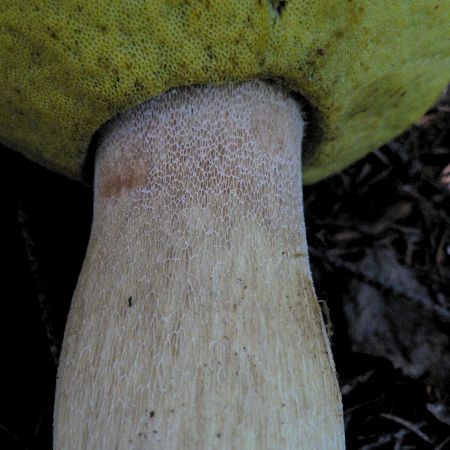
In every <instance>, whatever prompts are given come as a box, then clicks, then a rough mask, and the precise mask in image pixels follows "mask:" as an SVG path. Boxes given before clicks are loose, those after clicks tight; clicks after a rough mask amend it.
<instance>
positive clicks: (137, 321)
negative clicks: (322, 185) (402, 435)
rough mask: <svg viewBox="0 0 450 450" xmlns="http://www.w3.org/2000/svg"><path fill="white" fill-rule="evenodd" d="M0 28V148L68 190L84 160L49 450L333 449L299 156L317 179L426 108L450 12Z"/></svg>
mask: <svg viewBox="0 0 450 450" xmlns="http://www.w3.org/2000/svg"><path fill="white" fill-rule="evenodd" d="M0 9H1V14H0V83H1V86H2V90H1V93H0V140H1V142H2V143H3V144H5V145H7V146H9V147H11V148H13V149H16V150H18V151H21V152H22V153H23V154H25V155H26V156H28V157H29V158H31V159H33V160H35V161H38V162H40V163H42V164H45V165H46V166H47V167H49V168H52V169H54V170H57V171H59V172H61V173H64V174H66V175H68V176H70V177H73V178H77V179H82V177H83V175H82V174H83V167H84V162H85V160H86V154H87V149H88V147H89V144H90V142H97V143H98V148H97V151H96V158H95V183H94V184H95V185H94V189H95V205H94V222H93V225H92V233H91V238H90V243H89V246H88V250H87V255H86V259H85V262H84V265H83V269H82V273H81V275H80V278H79V282H78V286H77V288H76V292H75V295H74V299H73V303H72V307H71V311H70V314H69V319H68V323H67V328H66V333H65V338H64V345H63V353H62V357H61V361H60V367H59V379H58V384H57V393H56V406H55V416H54V419H55V426H54V446H55V448H56V449H115V448H117V449H126V448H130V449H147V448H155V449H156V448H161V449H211V448H223V449H250V448H254V449H282V448H283V449H288V448H289V449H291V448H301V449H305V450H313V449H318V450H319V449H320V450H324V449H342V448H344V431H343V424H342V408H341V401H340V395H339V389H338V385H337V382H336V376H335V371H334V367H333V362H332V358H331V354H330V349H329V345H328V340H327V337H326V333H325V329H324V325H323V322H322V318H321V314H320V309H319V306H318V304H317V301H316V298H315V295H314V289H313V284H312V280H311V275H310V269H309V266H308V254H307V245H306V239H305V227H304V220H303V211H302V188H301V185H302V173H301V163H300V158H301V156H302V159H303V181H304V182H308V183H311V182H314V181H316V180H319V179H320V178H323V177H325V176H327V175H329V174H331V173H333V172H336V171H338V170H340V169H341V168H343V167H344V166H346V165H348V164H349V163H351V162H352V161H354V160H356V159H357V158H359V157H361V156H362V155H364V154H365V153H367V152H368V151H369V150H370V149H372V148H375V147H376V146H378V145H380V144H381V143H383V142H385V141H387V140H388V139H390V138H391V137H393V136H394V135H396V134H398V133H399V132H401V131H402V130H403V129H404V128H406V127H407V126H409V125H410V124H411V123H412V122H413V121H414V120H415V119H417V118H418V117H419V116H420V115H421V114H422V113H423V112H424V111H425V110H426V109H427V108H428V107H429V106H430V105H431V104H432V103H433V101H434V100H435V99H436V97H437V96H438V94H439V93H440V91H441V90H442V89H443V87H444V86H445V85H446V83H447V81H448V74H449V65H450V58H449V53H450V52H449V41H448V23H449V22H448V18H449V13H450V2H449V1H448V0H444V1H441V2H431V1H430V0H410V1H404V0H391V1H378V2H375V1H371V0H359V1H344V0H314V1H310V0H288V1H275V0H272V1H269V0H264V1H261V0H239V1H237V0H236V1H231V0H230V1H209V0H203V1H200V0H191V1H167V0H152V1H150V0H146V1H145V0H144V1H137V0H111V1H108V2H103V1H100V0H66V1H63V2H54V1H51V0H42V1H39V2H23V1H20V0H3V1H2V4H1V6H0ZM262 80H264V81H262ZM294 93H298V94H301V96H302V98H303V99H300V98H297V97H296V95H297V94H294ZM306 105H308V106H306ZM306 108H309V110H310V112H309V115H308V117H307V120H308V121H309V122H310V123H309V124H308V126H307V129H306V135H307V138H306V141H305V143H304V144H303V155H301V147H302V136H303V124H304V122H303V118H302V116H304V115H305V113H304V111H305V109H306ZM119 113H120V114H119ZM117 114H119V115H117ZM97 130H100V132H99V133H98V135H97V136H98V138H96V139H94V140H92V137H93V135H94V133H95V132H96V131H97ZM91 147H92V146H91Z"/></svg>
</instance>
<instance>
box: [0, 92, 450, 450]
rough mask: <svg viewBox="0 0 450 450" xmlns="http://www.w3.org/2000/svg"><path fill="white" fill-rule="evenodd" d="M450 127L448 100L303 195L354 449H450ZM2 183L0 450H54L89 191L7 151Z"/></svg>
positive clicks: (0, 158) (0, 159) (0, 166)
mask: <svg viewBox="0 0 450 450" xmlns="http://www.w3.org/2000/svg"><path fill="white" fill-rule="evenodd" d="M449 125H450V96H448V95H447V97H444V98H443V99H442V101H441V102H440V103H439V104H438V105H437V106H436V107H435V108H433V109H432V110H431V111H429V113H428V114H427V115H426V116H425V117H424V119H423V120H422V121H421V122H420V123H419V124H417V125H416V126H413V127H412V128H411V129H410V130H409V131H408V132H406V133H405V134H404V135H402V136H401V137H399V138H398V139H396V140H395V141H393V142H391V143H389V144H388V145H386V146H384V147H382V148H380V149H379V150H377V151H376V152H374V153H372V154H371V155H369V156H368V157H367V158H365V159H364V160H363V161H360V162H359V163H357V164H355V165H353V166H352V167H350V168H349V169H347V170H346V171H345V172H344V173H342V174H340V175H337V176H335V177H333V178H330V179H328V180H326V181H324V182H322V183H320V184H317V185H315V186H310V187H307V188H306V189H305V211H306V222H307V230H308V239H309V244H310V251H311V262H312V268H313V274H314V279H315V284H316V289H317V294H318V297H319V298H320V299H322V300H325V301H326V304H327V305H328V307H325V306H324V315H325V317H326V318H327V321H328V325H329V330H330V332H333V333H334V334H333V336H332V344H333V352H334V356H335V361H336V366H337V371H338V374H339V380H340V384H341V388H342V393H343V400H344V409H345V423H346V431H347V444H348V449H350V450H352V449H359V450H369V449H395V450H400V449H401V450H406V449H424V450H426V449H430V450H431V449H434V450H444V449H450V411H449V410H448V409H446V408H447V406H448V405H449V404H450V372H449V371H448V368H449V367H450V362H449V359H448V355H449V351H450V343H449V332H448V330H449V329H450V327H449V322H450V319H449V317H450V313H449V311H450V307H449V306H450V180H448V181H449V182H448V185H447V184H446V183H444V182H443V181H442V180H443V179H444V180H445V176H443V171H444V169H445V168H446V167H447V165H449V164H450V148H449V145H450V126H449ZM0 171H1V177H0V195H1V199H2V214H1V216H0V249H1V252H0V264H1V268H0V283H1V284H0V292H1V293H2V297H3V299H2V314H1V315H0V333H1V336H0V342H1V346H2V348H1V355H2V357H1V363H2V370H1V372H0V448H2V449H8V450H14V449H21V450H23V449H51V427H52V408H53V406H52V405H53V396H54V385H55V378H56V366H57V360H58V355H59V350H60V346H61V341H62V337H63V330H64V324H65V319H66V315H67V312H68V309H69V305H70V300H71V296H72V292H73V289H74V287H75V284H76V280H77V276H78V273H79V270H80V267H81V264H82V260H83V256H84V252H85V248H86V245H87V240H88V236H89V229H90V223H91V217H92V211H91V204H92V193H91V191H90V189H88V188H87V187H84V186H82V185H80V184H77V183H75V182H72V181H70V180H67V179H65V178H63V177H60V176H58V175H56V174H53V173H50V172H48V171H46V170H45V169H42V168H40V167H38V166H36V165H34V164H32V163H30V162H28V161H26V160H25V159H24V158H22V157H21V156H19V155H17V154H15V153H13V152H10V151H8V150H6V149H2V150H1V152H0ZM449 178H450V177H449ZM367 299H370V303H367ZM365 302H366V303H365ZM373 305H377V308H376V309H374V310H373V311H372V310H370V311H371V313H370V315H369V318H367V314H366V315H365V314H364V311H367V308H371V307H372V306H373ZM374 325H376V326H374ZM380 327H381V331H380ZM377 330H378V332H377ZM423 343H426V344H427V345H426V346H425V347H423V348H424V349H423V348H422V344H423ZM419 347H420V349H421V351H420V352H418V351H417V349H418V348H419ZM446 405H447V406H446Z"/></svg>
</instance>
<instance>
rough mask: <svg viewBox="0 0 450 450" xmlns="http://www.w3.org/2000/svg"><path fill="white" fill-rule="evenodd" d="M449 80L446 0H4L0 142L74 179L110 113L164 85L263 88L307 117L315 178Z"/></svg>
mask: <svg viewBox="0 0 450 450" xmlns="http://www.w3.org/2000/svg"><path fill="white" fill-rule="evenodd" d="M449 75H450V0H434V1H433V0H353V1H352V0H285V1H280V0H278V1H275V0H272V1H270V0H189V1H188V0H184V1H183V0H108V1H104V0H40V1H30V0H2V1H1V3H0V86H1V90H0V142H2V143H3V144H4V145H6V146H8V147H10V148H13V149H16V150H18V151H20V152H22V153H23V154H25V155H26V156H28V157H29V158H31V159H33V160H35V161H38V162H40V163H42V164H44V165H46V166H47V167H49V168H51V169H54V170H57V171H59V172H61V173H64V174H66V175H68V176H70V177H73V178H80V177H81V174H82V167H83V163H84V160H85V156H86V153H87V149H88V146H89V143H90V141H91V139H92V136H93V135H94V133H95V131H96V130H97V129H98V128H99V127H100V126H101V125H102V124H104V123H105V122H106V121H108V120H109V119H110V118H112V117H113V116H114V115H116V114H117V113H119V112H121V111H124V110H126V109H129V108H130V107H132V106H135V105H136V104H139V103H141V102H143V101H145V100H148V99H149V98H152V97H154V96H156V95H158V94H160V93H162V92H164V91H167V90H168V89H170V88H173V87H178V86H186V85H190V84H199V83H222V82H225V81H244V80H249V79H255V78H264V79H273V80H276V81H279V82H281V83H283V84H285V85H286V86H288V87H289V88H291V89H293V90H295V91H296V92H298V93H300V94H301V95H303V96H304V97H305V98H306V99H307V100H308V101H309V103H310V104H311V105H312V107H313V110H314V111H315V112H314V114H313V115H312V117H311V118H310V121H311V122H312V124H311V125H310V129H311V130H312V132H313V134H314V135H315V136H316V138H315V139H314V141H313V144H312V145H310V146H309V148H308V149H307V154H306V156H305V167H304V179H305V181H306V182H313V181H316V180H318V179H320V178H323V177H325V176H327V175H329V174H331V173H333V172H336V171H338V170H340V169H342V168H343V167H345V166H346V165H348V164H350V163H352V162H353V161H355V160H356V159H358V158H360V157H361V156H363V155H364V154H366V153H367V152H368V151H370V150H371V149H373V148H375V147H377V146H379V145H380V144H382V143H383V142H386V141H387V140H389V139H391V138H392V137H394V136H395V135H396V134H398V133H400V132H401V131H402V130H403V129H405V128H407V127H408V126H409V125H410V124H411V123H413V122H414V121H415V120H416V119H417V118H418V117H420V115H421V114H423V112H424V111H425V110H426V109H427V108H428V107H429V106H431V105H432V103H433V102H434V101H435V100H436V98H437V97H438V95H439V94H440V93H441V91H442V90H443V88H444V87H445V85H446V84H447V82H448V80H449Z"/></svg>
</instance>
